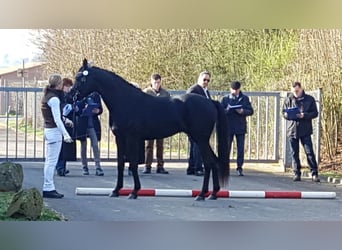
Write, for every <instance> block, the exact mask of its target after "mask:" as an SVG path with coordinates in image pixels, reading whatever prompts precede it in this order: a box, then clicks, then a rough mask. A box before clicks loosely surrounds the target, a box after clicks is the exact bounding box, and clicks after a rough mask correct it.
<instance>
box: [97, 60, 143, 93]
mask: <svg viewBox="0 0 342 250" xmlns="http://www.w3.org/2000/svg"><path fill="white" fill-rule="evenodd" d="M91 68H93V69H96V70H99V71H104V72H105V73H106V74H108V75H109V76H110V77H112V78H113V79H114V80H115V81H118V82H119V84H122V86H125V87H127V86H128V87H129V88H133V89H135V90H140V88H138V87H137V86H135V85H134V84H132V83H130V82H129V81H127V80H126V79H125V78H123V77H122V76H120V75H118V74H116V73H114V72H113V71H110V70H107V69H103V68H99V67H96V66H92V67H91ZM117 84H118V83H117ZM140 91H141V90H140Z"/></svg>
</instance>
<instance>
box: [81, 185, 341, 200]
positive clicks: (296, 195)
mask: <svg viewBox="0 0 342 250" xmlns="http://www.w3.org/2000/svg"><path fill="white" fill-rule="evenodd" d="M112 191H113V189H112V188H84V187H77V188H76V195H109V194H110V193H111V192H112ZM131 192H132V189H121V190H120V195H123V196H125V195H129V194H130V193H131ZM199 193H200V190H191V189H140V190H139V192H138V196H159V197H196V196H197V195H198V194H199ZM210 194H211V191H209V192H208V193H207V194H206V196H209V195H210ZM217 197H219V198H252V199H256V198H265V199H271V198H272V199H335V198H336V193H335V192H302V191H236V190H231V191H229V190H227V191H219V192H218V193H217Z"/></svg>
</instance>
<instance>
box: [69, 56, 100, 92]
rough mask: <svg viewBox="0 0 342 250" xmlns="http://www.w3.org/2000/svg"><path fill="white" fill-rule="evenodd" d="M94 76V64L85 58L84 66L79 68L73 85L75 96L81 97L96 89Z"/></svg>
mask: <svg viewBox="0 0 342 250" xmlns="http://www.w3.org/2000/svg"><path fill="white" fill-rule="evenodd" d="M94 81H95V80H94V78H93V76H92V66H91V64H90V63H88V61H87V59H84V60H83V65H82V67H81V68H80V69H79V70H78V73H77V74H76V77H75V83H74V87H73V91H74V98H75V99H81V98H83V97H85V96H87V95H89V94H90V93H91V92H94V91H96V89H95V86H96V84H93V83H94Z"/></svg>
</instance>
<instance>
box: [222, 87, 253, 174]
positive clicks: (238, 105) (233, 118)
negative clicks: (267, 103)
mask: <svg viewBox="0 0 342 250" xmlns="http://www.w3.org/2000/svg"><path fill="white" fill-rule="evenodd" d="M221 105H222V107H223V108H224V109H225V110H226V114H227V117H228V131H229V132H228V133H229V135H228V153H229V155H230V151H231V148H232V142H233V139H234V137H235V138H236V145H237V160H236V162H237V168H236V170H237V173H238V175H239V176H243V175H244V174H243V168H242V166H243V163H244V155H245V135H246V133H247V119H246V117H247V116H250V115H253V113H254V110H253V107H252V104H251V102H250V100H249V97H248V96H246V95H244V94H243V93H242V91H241V83H240V82H239V81H234V82H232V83H231V85H230V94H228V95H226V96H224V97H223V98H222V100H221Z"/></svg>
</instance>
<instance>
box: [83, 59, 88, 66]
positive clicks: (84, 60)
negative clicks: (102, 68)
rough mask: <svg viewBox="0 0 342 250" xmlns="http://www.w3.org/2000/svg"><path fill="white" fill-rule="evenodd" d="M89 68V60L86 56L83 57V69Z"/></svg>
mask: <svg viewBox="0 0 342 250" xmlns="http://www.w3.org/2000/svg"><path fill="white" fill-rule="evenodd" d="M87 68H88V60H87V59H86V58H84V59H83V69H87Z"/></svg>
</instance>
